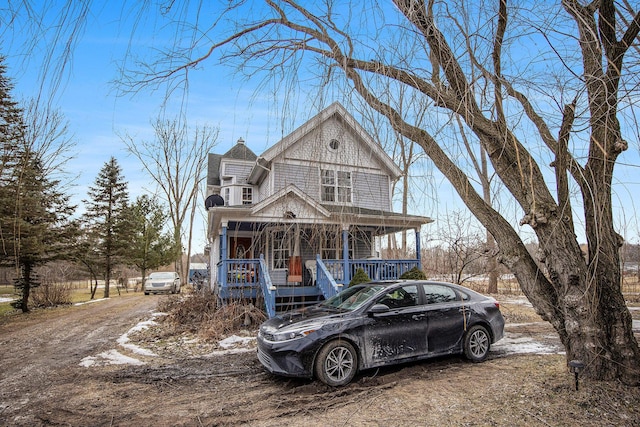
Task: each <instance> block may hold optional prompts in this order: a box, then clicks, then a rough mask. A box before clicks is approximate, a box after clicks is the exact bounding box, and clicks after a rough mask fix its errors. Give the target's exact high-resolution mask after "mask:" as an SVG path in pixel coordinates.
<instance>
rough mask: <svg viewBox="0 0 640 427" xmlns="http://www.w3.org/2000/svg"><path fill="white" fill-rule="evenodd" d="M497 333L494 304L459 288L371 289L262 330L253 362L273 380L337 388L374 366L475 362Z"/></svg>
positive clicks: (407, 285) (409, 284) (499, 323)
mask: <svg viewBox="0 0 640 427" xmlns="http://www.w3.org/2000/svg"><path fill="white" fill-rule="evenodd" d="M503 330H504V319H503V317H502V314H501V313H500V306H499V304H498V302H497V301H496V300H494V299H493V298H491V297H487V296H484V295H482V294H479V293H477V292H474V291H472V290H471V289H467V288H465V287H463V286H458V285H454V284H451V283H441V282H431V281H391V282H371V283H366V284H363V285H357V286H352V287H350V288H348V289H345V290H344V291H342V292H340V293H339V294H337V295H336V296H334V297H332V298H330V299H328V300H326V301H324V302H322V303H320V304H318V305H315V306H313V307H310V308H306V309H301V310H295V311H291V312H288V313H285V314H281V315H279V316H276V317H273V318H271V319H269V320H267V321H266V322H264V323H263V324H262V325H261V326H260V331H259V333H258V359H259V360H260V362H261V363H262V364H263V365H264V366H265V368H266V369H267V370H268V371H269V372H272V373H274V374H278V375H285V376H294V377H309V378H311V377H313V376H314V375H315V376H316V378H318V379H319V380H320V381H322V382H324V383H325V384H328V385H330V386H342V385H345V384H348V383H349V382H350V381H351V380H352V379H353V377H354V376H355V374H356V373H357V372H358V371H359V370H362V369H369V368H374V367H377V366H384V365H391V364H395V363H402V362H409V361H413V360H419V359H426V358H430V357H435V356H442V355H447V354H460V353H462V354H464V355H465V356H466V357H467V358H468V359H470V360H471V361H473V362H481V361H483V360H485V359H486V358H487V355H488V353H489V348H490V346H491V344H492V343H494V342H496V341H498V340H499V339H501V338H502V335H503Z"/></svg>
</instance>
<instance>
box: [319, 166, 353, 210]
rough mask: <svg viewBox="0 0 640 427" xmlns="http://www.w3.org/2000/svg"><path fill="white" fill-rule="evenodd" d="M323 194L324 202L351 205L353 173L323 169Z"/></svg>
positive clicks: (321, 196)
mask: <svg viewBox="0 0 640 427" xmlns="http://www.w3.org/2000/svg"><path fill="white" fill-rule="evenodd" d="M320 172H321V179H322V182H321V190H320V192H321V194H320V198H321V200H322V201H323V202H338V203H351V172H343V171H335V170H331V169H322V170H321V171H320Z"/></svg>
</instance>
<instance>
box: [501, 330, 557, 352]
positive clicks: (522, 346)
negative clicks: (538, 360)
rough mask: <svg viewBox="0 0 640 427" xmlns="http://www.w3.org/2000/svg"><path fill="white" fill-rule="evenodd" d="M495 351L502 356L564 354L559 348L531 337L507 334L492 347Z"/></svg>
mask: <svg viewBox="0 0 640 427" xmlns="http://www.w3.org/2000/svg"><path fill="white" fill-rule="evenodd" d="M491 349H492V350H493V351H496V352H499V353H501V354H505V355H506V354H527V353H533V354H562V353H563V350H562V349H560V348H559V347H558V346H554V345H549V344H544V343H541V342H539V341H536V340H534V339H532V338H530V337H513V336H510V334H509V333H505V336H504V338H502V339H501V340H500V341H498V342H497V343H495V344H493V346H492V347H491Z"/></svg>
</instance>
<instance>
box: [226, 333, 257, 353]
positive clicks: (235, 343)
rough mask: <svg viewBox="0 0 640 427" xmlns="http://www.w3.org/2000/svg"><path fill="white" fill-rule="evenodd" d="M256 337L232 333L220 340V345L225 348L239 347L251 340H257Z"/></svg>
mask: <svg viewBox="0 0 640 427" xmlns="http://www.w3.org/2000/svg"><path fill="white" fill-rule="evenodd" d="M255 340H256V338H255V337H239V336H237V335H231V336H230V337H227V338H225V339H223V340H221V341H219V342H218V345H219V346H220V347H222V348H224V349H227V350H228V349H231V348H237V347H246V346H247V345H248V344H249V343H250V342H252V341H255Z"/></svg>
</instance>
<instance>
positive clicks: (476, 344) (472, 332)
mask: <svg viewBox="0 0 640 427" xmlns="http://www.w3.org/2000/svg"><path fill="white" fill-rule="evenodd" d="M490 346H491V336H490V335H489V332H487V329H486V328H485V327H484V326H480V325H475V326H472V327H471V328H470V329H469V330H468V331H467V335H465V338H464V355H465V356H466V357H467V359H469V360H471V361H472V362H482V361H483V360H485V359H486V358H487V356H488V355H489V347H490Z"/></svg>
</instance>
